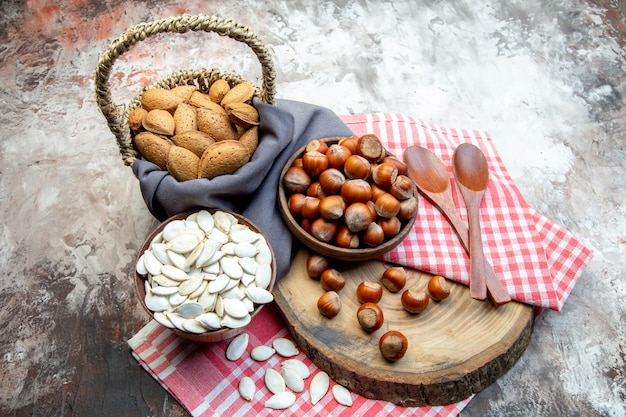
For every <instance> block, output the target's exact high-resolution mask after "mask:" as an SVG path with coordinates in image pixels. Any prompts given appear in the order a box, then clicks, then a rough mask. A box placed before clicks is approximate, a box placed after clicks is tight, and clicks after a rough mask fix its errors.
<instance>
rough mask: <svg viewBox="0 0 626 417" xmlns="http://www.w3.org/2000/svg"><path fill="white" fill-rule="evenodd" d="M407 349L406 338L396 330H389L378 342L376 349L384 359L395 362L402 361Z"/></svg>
mask: <svg viewBox="0 0 626 417" xmlns="http://www.w3.org/2000/svg"><path fill="white" fill-rule="evenodd" d="M408 347H409V341H408V340H407V338H406V336H405V335H403V334H402V333H400V332H399V331H397V330H389V331H388V332H387V333H385V334H383V335H382V336H381V337H380V340H379V341H378V348H379V349H380V353H381V354H382V355H383V357H384V358H385V359H387V360H388V361H390V362H395V361H397V360H399V359H402V357H403V356H404V354H405V353H406V350H407V348H408Z"/></svg>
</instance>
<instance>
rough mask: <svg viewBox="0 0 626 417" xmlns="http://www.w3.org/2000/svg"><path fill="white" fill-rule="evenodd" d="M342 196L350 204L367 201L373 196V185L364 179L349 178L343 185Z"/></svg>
mask: <svg viewBox="0 0 626 417" xmlns="http://www.w3.org/2000/svg"><path fill="white" fill-rule="evenodd" d="M341 197H342V198H343V199H344V201H345V202H346V203H348V204H351V203H356V202H361V203H367V202H368V201H369V200H371V198H372V187H371V185H370V183H369V182H367V181H365V180H363V179H353V180H347V181H346V182H345V183H344V184H343V186H342V187H341Z"/></svg>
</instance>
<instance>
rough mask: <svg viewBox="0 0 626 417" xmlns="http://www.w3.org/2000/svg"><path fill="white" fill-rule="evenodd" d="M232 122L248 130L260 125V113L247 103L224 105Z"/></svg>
mask: <svg viewBox="0 0 626 417" xmlns="http://www.w3.org/2000/svg"><path fill="white" fill-rule="evenodd" d="M224 109H226V113H227V114H228V117H229V118H230V121H231V122H233V123H234V124H236V125H237V126H241V127H243V128H244V129H247V128H249V127H252V126H256V125H258V124H259V112H258V111H257V110H256V109H255V108H254V107H253V106H251V105H249V104H247V103H239V102H234V103H229V104H226V105H224Z"/></svg>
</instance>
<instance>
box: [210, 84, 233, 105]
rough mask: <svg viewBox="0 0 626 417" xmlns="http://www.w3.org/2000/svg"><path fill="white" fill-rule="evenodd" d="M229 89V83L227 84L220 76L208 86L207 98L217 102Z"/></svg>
mask: <svg viewBox="0 0 626 417" xmlns="http://www.w3.org/2000/svg"><path fill="white" fill-rule="evenodd" d="M229 91H230V85H228V82H227V81H226V80H224V79H222V78H220V79H218V80H216V81H215V82H214V83H213V84H211V87H209V98H210V99H211V101H213V102H215V103H219V102H221V101H222V99H223V98H224V96H225V95H226V93H228V92H229Z"/></svg>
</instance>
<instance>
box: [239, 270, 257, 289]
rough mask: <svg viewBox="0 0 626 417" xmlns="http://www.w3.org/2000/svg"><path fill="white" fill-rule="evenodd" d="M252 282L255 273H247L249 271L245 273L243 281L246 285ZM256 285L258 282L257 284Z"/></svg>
mask: <svg viewBox="0 0 626 417" xmlns="http://www.w3.org/2000/svg"><path fill="white" fill-rule="evenodd" d="M252 282H254V275H252V274H247V273H245V272H244V273H243V276H242V277H241V283H242V284H243V286H244V287H247V286H248V285H250V284H251V283H252ZM255 285H256V284H255Z"/></svg>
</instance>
